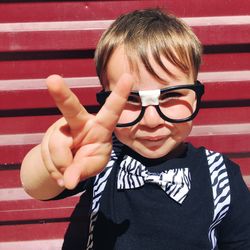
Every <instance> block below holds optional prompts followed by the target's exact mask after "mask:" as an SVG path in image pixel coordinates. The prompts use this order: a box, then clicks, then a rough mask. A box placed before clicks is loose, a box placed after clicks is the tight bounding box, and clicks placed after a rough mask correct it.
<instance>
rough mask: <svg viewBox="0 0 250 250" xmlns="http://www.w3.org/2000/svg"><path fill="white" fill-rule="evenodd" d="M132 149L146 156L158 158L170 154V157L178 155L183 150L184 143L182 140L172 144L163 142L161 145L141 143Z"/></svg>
mask: <svg viewBox="0 0 250 250" xmlns="http://www.w3.org/2000/svg"><path fill="white" fill-rule="evenodd" d="M132 149H133V150H134V151H135V152H137V153H138V154H140V155H141V156H143V157H145V158H148V159H158V158H161V157H165V156H168V155H169V156H170V157H171V156H173V157H175V156H178V155H179V154H181V153H182V152H183V149H184V144H183V143H181V142H180V143H178V144H175V145H171V146H169V145H167V146H166V145H164V144H163V145H161V146H160V147H157V146H155V147H153V146H152V147H147V146H145V145H140V146H139V147H132Z"/></svg>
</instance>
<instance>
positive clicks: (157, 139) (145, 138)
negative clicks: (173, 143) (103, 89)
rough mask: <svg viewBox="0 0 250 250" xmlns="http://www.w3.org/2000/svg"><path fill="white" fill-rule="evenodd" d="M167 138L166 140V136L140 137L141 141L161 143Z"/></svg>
mask: <svg viewBox="0 0 250 250" xmlns="http://www.w3.org/2000/svg"><path fill="white" fill-rule="evenodd" d="M165 138H166V136H143V137H140V138H139V140H142V141H161V140H163V139H165Z"/></svg>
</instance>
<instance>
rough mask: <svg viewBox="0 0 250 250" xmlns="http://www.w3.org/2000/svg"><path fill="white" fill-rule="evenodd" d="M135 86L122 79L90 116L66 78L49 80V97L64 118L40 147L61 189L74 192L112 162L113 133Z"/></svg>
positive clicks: (48, 134) (47, 134) (128, 78)
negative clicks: (100, 106) (110, 160)
mask: <svg viewBox="0 0 250 250" xmlns="http://www.w3.org/2000/svg"><path fill="white" fill-rule="evenodd" d="M132 85H133V80H132V77H131V76H130V75H128V74H125V75H123V76H122V77H121V78H120V80H119V81H118V82H117V83H116V86H115V88H114V89H113V91H112V93H111V95H110V96H109V98H108V99H107V101H106V102H105V104H104V105H103V107H102V108H101V109H100V111H99V112H98V113H97V115H92V114H89V113H88V112H87V111H86V109H85V108H84V107H83V106H82V105H81V104H80V102H79V100H78V98H77V97H76V96H75V95H74V93H73V92H72V91H71V90H70V89H69V88H68V87H67V85H66V84H65V83H64V80H63V78H61V77H60V76H58V75H52V76H50V77H48V78H47V86H48V90H49V93H50V94H51V96H52V98H53V99H54V101H55V104H56V105H57V107H58V108H59V110H60V111H61V113H62V115H63V118H62V119H60V120H58V121H57V122H56V123H54V124H53V125H52V126H51V127H50V128H49V129H48V131H47V132H46V134H45V136H44V139H43V141H42V144H41V148H42V158H43V161H44V163H45V166H46V167H47V170H48V171H49V173H50V175H51V176H52V177H53V178H54V179H56V180H57V182H58V184H59V185H60V186H65V187H66V188H68V189H73V188H74V187H75V186H76V185H77V184H78V182H79V181H80V180H82V179H87V178H89V177H91V176H95V175H96V174H98V173H100V172H101V171H102V169H103V168H104V167H105V166H106V164H107V162H108V161H109V158H110V154H111V150H112V133H113V130H114V128H115V126H116V124H117V122H118V119H119V116H120V114H121V112H122V110H123V107H124V105H125V103H126V101H127V96H128V95H129V93H130V90H131V88H132Z"/></svg>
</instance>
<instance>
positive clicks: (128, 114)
mask: <svg viewBox="0 0 250 250" xmlns="http://www.w3.org/2000/svg"><path fill="white" fill-rule="evenodd" d="M141 110H142V105H141V98H140V96H139V95H136V94H130V95H129V97H128V100H127V103H126V105H125V107H124V109H123V111H122V113H121V116H120V118H119V120H118V124H129V123H133V122H134V121H136V120H137V119H138V118H139V116H140V114H141Z"/></svg>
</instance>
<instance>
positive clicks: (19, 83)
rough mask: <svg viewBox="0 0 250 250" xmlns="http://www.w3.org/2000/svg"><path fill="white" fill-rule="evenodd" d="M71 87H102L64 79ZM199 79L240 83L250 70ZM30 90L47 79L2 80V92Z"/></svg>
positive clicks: (96, 82) (92, 81) (85, 79)
mask: <svg viewBox="0 0 250 250" xmlns="http://www.w3.org/2000/svg"><path fill="white" fill-rule="evenodd" d="M64 79H65V81H66V82H67V84H68V85H69V87H72V88H74V87H78V88H80V87H82V88H85V87H100V82H99V80H98V77H96V76H93V77H68V78H64ZM198 79H199V80H200V81H202V82H204V83H209V82H217V81H218V82H221V81H222V82H239V81H249V80H250V70H241V71H219V72H200V73H199V75H198ZM20 89H22V90H26V89H27V90H28V89H47V88H46V85H45V79H43V78H41V79H39V78H38V79H15V80H0V90H8V91H10V90H20Z"/></svg>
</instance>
